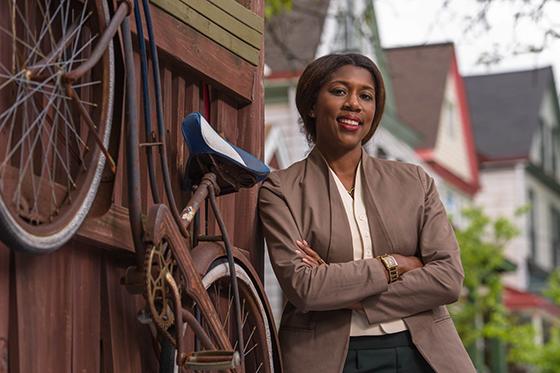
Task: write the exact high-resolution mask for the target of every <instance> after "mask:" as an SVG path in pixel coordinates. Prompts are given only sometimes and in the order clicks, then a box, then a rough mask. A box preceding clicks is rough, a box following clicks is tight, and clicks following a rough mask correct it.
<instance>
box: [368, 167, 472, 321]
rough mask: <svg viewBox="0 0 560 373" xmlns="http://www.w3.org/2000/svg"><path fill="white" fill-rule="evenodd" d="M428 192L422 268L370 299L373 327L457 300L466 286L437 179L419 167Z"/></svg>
mask: <svg viewBox="0 0 560 373" xmlns="http://www.w3.org/2000/svg"><path fill="white" fill-rule="evenodd" d="M417 170H418V177H419V179H420V182H421V184H422V187H423V190H424V195H425V197H424V211H423V217H422V219H421V221H420V222H419V251H420V255H421V259H422V261H423V263H424V266H423V267H422V268H418V269H415V270H412V271H410V272H407V273H405V274H404V275H403V276H402V277H401V279H399V280H398V281H396V282H394V283H392V284H389V287H388V290H387V291H386V292H384V293H381V294H376V295H373V296H370V297H368V298H366V299H365V300H364V301H363V302H362V305H363V307H364V311H365V314H366V316H367V319H368V322H369V323H370V324H376V323H379V322H384V321H389V320H394V319H398V318H404V317H407V316H411V315H414V314H417V313H420V312H423V311H427V310H430V309H433V308H435V307H437V306H441V305H444V304H450V303H454V302H456V301H457V299H458V298H459V294H460V292H461V289H462V286H463V279H464V273H463V267H462V265H461V257H460V253H459V247H458V245H457V241H456V239H455V234H454V232H453V228H452V227H451V224H450V223H449V220H448V218H447V214H446V212H445V209H444V207H443V204H442V203H441V201H440V199H439V196H438V192H437V190H436V187H435V185H434V181H433V179H432V178H431V177H430V176H428V175H427V174H426V173H425V172H424V171H423V170H422V169H421V168H419V167H418V169H417Z"/></svg>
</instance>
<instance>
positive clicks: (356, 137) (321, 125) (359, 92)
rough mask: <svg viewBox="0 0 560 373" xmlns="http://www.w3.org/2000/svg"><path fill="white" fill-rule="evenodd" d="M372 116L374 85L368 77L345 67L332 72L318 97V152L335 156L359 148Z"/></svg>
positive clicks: (315, 111) (364, 72)
mask: <svg viewBox="0 0 560 373" xmlns="http://www.w3.org/2000/svg"><path fill="white" fill-rule="evenodd" d="M374 114H375V84H374V82H373V78H372V76H371V73H370V72H369V71H368V70H367V69H365V68H363V67H358V66H353V65H345V66H342V67H340V68H339V69H337V70H335V71H334V72H333V73H332V75H331V77H330V79H329V81H327V83H325V84H324V85H323V86H322V87H321V89H320V91H319V95H318V97H317V102H316V103H315V105H314V107H313V109H312V111H311V116H314V117H315V123H316V139H315V140H316V141H315V142H316V144H317V146H318V147H319V149H320V150H321V152H323V153H324V152H327V153H335V152H337V153H338V152H340V151H341V150H346V151H351V150H354V149H356V148H360V147H361V144H362V140H363V138H364V137H365V136H366V135H367V134H368V133H369V131H370V129H371V126H372V122H373V116H374Z"/></svg>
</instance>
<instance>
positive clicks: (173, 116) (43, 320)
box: [0, 0, 264, 373]
mask: <svg viewBox="0 0 560 373" xmlns="http://www.w3.org/2000/svg"><path fill="white" fill-rule="evenodd" d="M240 3H241V4H242V5H244V6H246V7H247V8H249V9H250V10H251V11H253V12H254V13H256V14H258V15H261V16H262V14H263V0H251V1H242V2H241V1H240ZM152 10H153V18H154V23H155V27H156V38H157V40H158V46H159V48H160V52H161V56H160V67H161V71H160V74H161V80H162V92H163V103H164V112H165V114H164V117H165V123H166V124H165V125H166V129H167V134H166V135H167V139H168V156H169V161H170V171H171V177H172V179H173V185H174V190H175V196H176V199H177V202H178V204H179V205H181V204H184V202H185V201H186V198H187V197H188V195H187V193H185V192H182V191H181V190H180V186H179V185H180V184H179V176H180V174H181V173H182V170H183V168H184V167H185V163H186V157H187V151H186V149H185V145H184V144H183V140H182V138H181V134H180V131H179V125H180V123H181V120H182V118H183V117H184V116H185V115H186V114H187V113H189V112H191V111H201V112H203V113H204V111H205V107H206V106H205V105H206V104H205V100H204V95H203V94H202V92H203V89H206V88H203V87H204V86H206V87H208V92H209V96H208V97H209V100H210V102H209V108H210V121H211V123H212V124H213V125H215V126H216V128H217V130H218V131H219V132H220V133H222V134H223V135H224V136H225V137H226V138H227V139H228V140H229V141H231V142H233V143H235V144H237V145H239V146H241V147H243V148H245V149H247V150H249V151H251V152H252V153H254V154H255V155H256V156H258V157H260V158H261V159H262V156H263V131H264V129H263V116H264V114H263V86H262V67H263V56H262V52H259V54H258V61H257V62H258V63H257V64H256V65H253V64H251V63H249V62H247V61H246V60H244V59H243V58H241V57H239V56H237V55H236V54H234V53H232V52H231V51H229V50H227V49H226V48H224V47H222V46H221V45H219V44H217V43H216V42H214V41H212V40H210V39H209V38H208V37H206V36H204V35H202V34H200V33H199V32H197V31H196V30H195V29H193V28H191V27H190V26H188V25H186V24H184V23H181V22H180V21H179V20H177V19H176V18H174V17H171V16H170V15H169V14H167V13H166V12H164V11H163V10H162V9H160V8H157V7H155V6H152ZM261 43H262V41H261ZM260 50H261V51H262V45H261V48H260ZM117 61H119V58H117ZM136 61H137V64H138V66H139V57H138V56H136ZM138 74H139V73H137V75H138ZM117 76H118V78H120V79H122V78H123V76H124V74H123V72H122V66H120V67H119V66H118V68H117ZM139 83H140V82H139ZM150 84H151V83H150ZM139 86H140V85H139ZM117 89H118V88H117ZM151 89H152V92H153V85H151ZM123 97H124V95H123V92H122V88H121V89H120V91H117V94H116V95H115V98H116V100H117V101H116V104H117V110H116V112H115V123H114V131H115V132H116V133H119V132H120V133H121V138H120V143H119V141H117V140H118V137H114V139H115V140H114V141H113V143H112V148H111V151H112V153H113V154H114V155H115V159H116V160H117V162H118V166H117V167H118V171H117V173H116V175H112V174H111V173H110V172H106V173H105V177H104V178H103V181H102V185H101V186H100V192H99V194H98V198H97V199H96V202H95V204H94V207H93V209H92V212H91V214H90V216H89V217H88V219H87V220H86V222H85V223H84V225H83V226H82V228H81V229H80V231H79V233H78V235H77V236H76V237H75V238H74V239H73V240H72V241H71V242H70V243H68V244H67V245H65V247H63V248H61V249H60V250H58V251H56V252H54V253H52V254H48V255H42V256H31V255H26V254H23V253H17V252H14V251H11V250H9V249H8V248H6V247H4V246H2V245H1V244H0V372H7V371H9V372H11V373H20V372H21V373H33V372H41V373H45V372H56V373H60V372H118V373H122V372H154V371H157V361H156V356H155V353H154V348H153V343H152V338H151V336H150V333H149V330H148V327H147V326H145V325H142V324H140V323H139V322H138V321H137V319H136V316H137V312H138V310H140V309H141V308H142V306H143V304H144V303H143V299H142V297H141V296H133V295H130V294H129V293H128V292H127V291H126V289H125V288H124V287H123V286H122V285H121V284H120V278H121V276H122V275H123V273H124V269H125V268H126V267H127V266H128V265H130V264H131V263H132V244H131V237H130V229H129V226H128V218H127V209H126V205H127V203H126V200H127V197H126V194H127V186H126V180H125V178H124V173H125V169H124V165H125V159H124V155H123V152H124V144H123V137H122V133H124V126H123V125H122V124H121V122H120V119H121V112H122V108H120V109H119V108H118V106H120V105H122V102H123V101H124V100H123ZM137 99H138V103H139V105H140V104H141V97H140V95H138V98H137ZM152 113H153V119H154V123H155V101H154V102H153V107H152ZM140 117H142V116H140ZM143 126H144V124H143V122H142V121H141V123H140V128H141V130H142V131H141V134H142V136H143ZM142 141H143V140H142ZM141 154H142V155H141V162H142V165H145V164H146V155H145V154H144V153H143V152H142V153H141ZM157 168H158V170H159V172H161V169H160V167H159V163H157ZM141 175H142V185H141V189H142V195H143V208H144V211H146V210H147V208H148V207H149V206H150V205H151V203H152V202H151V197H150V193H149V186H148V176H147V172H146V169H145V168H144V167H143V168H142V170H141ZM160 191H163V185H160ZM256 197H257V188H253V189H251V190H244V191H242V192H240V193H238V194H235V195H231V196H227V197H224V198H220V199H219V204H220V207H221V208H222V209H223V213H224V218H225V221H226V224H227V225H228V227H229V228H230V229H231V231H230V233H231V237H232V238H233V241H234V244H235V245H236V246H239V247H243V248H246V249H247V250H249V252H250V253H251V255H252V260H253V262H254V263H255V265H256V267H257V269H258V270H259V272H260V273H261V274H262V246H261V242H262V240H261V239H260V237H259V236H258V234H257V227H256V212H255V208H256ZM211 227H212V228H211V229H215V227H213V224H211Z"/></svg>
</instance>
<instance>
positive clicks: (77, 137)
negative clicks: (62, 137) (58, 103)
mask: <svg viewBox="0 0 560 373" xmlns="http://www.w3.org/2000/svg"><path fill="white" fill-rule="evenodd" d="M63 104H64V111H65V112H66V115H68V117H72V114H71V113H70V107H69V106H68V102H67V101H63ZM55 111H57V112H58V114H59V116H60V117H61V118H62V120H63V121H64V124H65V126H64V128H65V130H68V129H70V130H71V131H72V133H73V134H74V136H73V137H74V139H75V140H76V147H77V148H78V157H79V159H80V161H81V162H82V164H83V167H84V170H86V169H87V168H86V166H85V163H84V158H83V154H85V152H87V151H88V150H89V147H88V146H87V144H86V143H85V142H84V140H82V137H81V136H80V135H78V133H77V132H76V128H74V126H73V125H72V123H70V122H69V121H68V119H67V118H66V117H65V116H64V115H63V114H62V113H60V111H59V110H58V109H57V108H55ZM66 133H67V131H66ZM66 141H67V142H69V141H70V140H69V139H68V137H66ZM80 144H81V145H80ZM82 147H83V149H82Z"/></svg>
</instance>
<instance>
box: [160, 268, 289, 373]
mask: <svg viewBox="0 0 560 373" xmlns="http://www.w3.org/2000/svg"><path fill="white" fill-rule="evenodd" d="M235 273H236V276H237V280H238V285H239V295H240V298H241V299H240V300H241V303H242V304H244V305H245V307H244V308H243V310H244V312H243V318H244V319H245V326H244V328H243V330H244V339H245V353H246V355H245V359H244V362H243V363H244V364H243V365H242V366H243V369H240V368H237V369H234V371H235V372H246V373H255V372H263V373H264V372H266V373H273V372H275V371H276V370H278V367H276V366H275V364H276V362H277V361H279V358H278V356H276V354H277V351H276V350H275V349H274V340H273V338H274V334H273V329H272V328H273V326H272V325H273V319H272V315H270V314H269V313H268V311H267V308H266V307H265V303H264V302H263V300H262V299H261V297H260V295H259V292H258V290H257V285H256V284H255V280H254V279H253V278H252V277H251V275H250V274H249V272H248V271H247V270H245V268H244V267H243V265H242V264H241V263H239V262H236V263H235ZM229 276H230V274H229V265H228V263H227V259H226V258H220V259H217V260H216V261H214V263H212V265H211V266H210V269H209V270H208V272H207V273H206V274H205V275H204V277H203V278H202V282H203V284H204V287H205V288H206V289H207V291H208V294H209V296H210V298H211V299H212V302H213V303H214V304H215V306H216V310H217V311H218V314H219V316H220V320H221V321H222V324H223V325H225V326H226V329H228V330H226V331H225V332H226V333H227V334H228V336H229V337H230V341H231V343H232V346H235V341H236V339H237V329H236V327H235V321H234V318H235V312H234V310H233V304H232V302H231V301H230V300H229V298H230V297H229V295H228V299H227V300H226V301H225V303H226V304H229V306H230V307H231V309H229V310H226V309H225V308H223V307H220V306H219V304H217V301H220V304H222V305H223V304H224V299H222V297H223V296H225V293H223V292H222V291H221V290H218V286H220V287H221V286H223V285H226V286H231V284H230V277H229ZM230 294H231V293H230ZM247 305H248V306H247ZM195 312H196V307H195ZM226 317H228V321H226V320H225V319H226ZM254 324H259V325H254ZM185 325H186V324H185ZM202 325H203V327H204V322H203V321H202ZM251 325H252V326H253V327H254V328H255V329H254V332H253V330H252V329H250V328H248V327H247V326H251ZM185 330H186V332H185V334H186V336H185V337H184V338H187V339H188V342H189V344H190V345H191V346H195V345H196V342H195V339H196V337H195V335H194V333H193V332H192V330H190V329H189V328H188V327H186V328H185ZM255 336H256V337H255ZM255 342H260V345H256V344H255ZM170 346H172V345H171V343H170V342H169V341H166V342H164V343H163V345H162V350H161V355H160V373H175V372H178V371H179V369H178V367H177V366H176V365H175V364H174V365H173V367H169V365H166V364H168V362H169V361H175V358H176V350H175V349H173V348H169V347H170ZM261 363H262V365H261ZM163 366H167V367H168V370H165V371H164V370H161V368H162V367H163ZM259 367H260V368H259Z"/></svg>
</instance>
